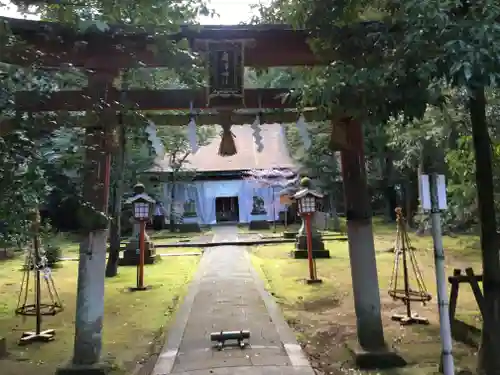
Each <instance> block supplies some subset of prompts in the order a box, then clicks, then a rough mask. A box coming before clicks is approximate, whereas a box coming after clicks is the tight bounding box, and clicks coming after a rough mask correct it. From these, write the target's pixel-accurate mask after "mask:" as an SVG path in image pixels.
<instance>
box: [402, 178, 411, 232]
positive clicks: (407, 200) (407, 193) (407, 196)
mask: <svg viewBox="0 0 500 375" xmlns="http://www.w3.org/2000/svg"><path fill="white" fill-rule="evenodd" d="M403 197H404V199H403V201H404V205H405V210H404V215H405V217H406V222H407V223H408V226H409V227H410V228H411V227H413V189H412V184H411V181H410V178H409V177H408V176H406V177H405V179H404V187H403Z"/></svg>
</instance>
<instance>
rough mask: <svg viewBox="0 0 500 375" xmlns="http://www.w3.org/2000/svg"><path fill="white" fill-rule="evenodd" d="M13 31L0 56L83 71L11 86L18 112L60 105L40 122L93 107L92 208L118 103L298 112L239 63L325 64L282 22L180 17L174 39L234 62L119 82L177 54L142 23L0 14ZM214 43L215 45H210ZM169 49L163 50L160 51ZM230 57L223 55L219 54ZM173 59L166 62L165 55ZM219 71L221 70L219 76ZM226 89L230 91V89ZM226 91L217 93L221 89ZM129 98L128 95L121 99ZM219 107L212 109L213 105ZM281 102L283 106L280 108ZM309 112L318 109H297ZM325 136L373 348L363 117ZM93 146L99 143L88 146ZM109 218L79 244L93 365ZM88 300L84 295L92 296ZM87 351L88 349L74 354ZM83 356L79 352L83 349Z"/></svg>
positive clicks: (225, 116) (88, 195)
mask: <svg viewBox="0 0 500 375" xmlns="http://www.w3.org/2000/svg"><path fill="white" fill-rule="evenodd" d="M0 22H4V23H5V24H7V25H8V27H9V29H10V30H11V31H12V33H13V34H14V35H16V36H17V37H19V38H21V39H23V40H24V41H25V42H26V45H23V46H22V47H20V48H19V47H18V48H16V47H15V46H10V47H5V46H4V47H1V48H2V53H1V59H2V62H5V63H10V64H14V65H22V66H29V65H30V64H31V63H32V62H34V61H36V62H37V64H39V65H40V66H42V67H50V68H60V69H64V68H65V67H67V66H73V67H76V68H81V69H83V70H84V71H86V73H87V77H88V87H87V88H86V89H84V90H82V91H58V92H54V93H52V94H50V95H48V97H37V95H36V93H33V92H18V93H17V94H16V99H15V109H16V111H18V112H28V113H36V112H46V111H63V112H61V113H59V114H57V115H56V116H55V117H53V118H52V119H51V121H47V119H46V118H44V119H39V118H36V117H35V118H34V120H35V123H36V124H38V125H39V126H41V127H43V128H44V129H53V128H56V127H58V126H60V125H59V124H60V122H61V120H62V119H71V120H73V121H74V122H75V126H81V124H80V125H79V124H78V117H77V116H74V117H70V116H69V115H68V111H86V112H90V111H95V113H96V117H95V121H94V123H93V124H92V127H90V125H88V123H86V125H85V126H87V129H86V130H87V132H86V134H87V135H86V146H88V147H87V148H86V170H85V178H84V198H85V199H86V200H87V201H88V202H90V203H91V204H92V205H93V206H94V207H95V208H96V209H97V210H99V211H101V212H103V213H107V207H108V191H109V182H110V181H109V179H110V154H111V151H112V141H111V138H112V136H111V135H112V132H113V129H114V128H115V126H116V124H117V120H116V119H117V116H116V113H117V111H119V110H120V109H123V107H124V106H126V105H127V104H129V105H131V106H132V107H133V108H134V109H135V110H139V111H140V110H169V109H176V110H179V109H182V110H186V111H188V110H190V109H191V108H197V109H203V110H204V112H203V113H202V114H200V115H199V118H198V119H197V123H198V124H217V123H221V121H222V125H224V124H226V125H228V124H229V125H231V124H248V123H250V122H251V121H249V116H250V117H252V116H253V117H254V116H255V115H254V114H253V115H248V114H245V113H241V112H240V113H239V112H238V109H240V108H246V109H249V108H253V109H254V110H255V111H259V110H260V109H266V110H268V111H270V112H271V113H267V112H266V113H265V114H264V116H265V117H264V121H266V117H267V118H269V119H270V120H271V119H272V122H276V120H277V119H279V120H281V121H282V122H292V121H295V120H296V118H297V116H298V113H297V110H296V108H295V107H296V103H295V102H294V101H293V100H290V99H289V100H285V101H284V100H283V99H282V98H281V97H280V96H282V95H283V94H286V93H287V92H288V91H289V90H281V89H244V88H243V66H247V67H255V68H268V67H274V66H303V65H306V66H311V65H318V64H322V62H321V61H320V60H319V59H318V58H317V57H316V56H315V55H314V54H313V53H312V51H311V49H310V47H309V45H308V43H307V38H308V33H307V31H305V30H294V29H292V28H291V27H290V26H286V25H258V26H204V27H201V28H200V27H196V28H192V29H191V28H189V27H183V28H181V31H180V32H179V33H177V34H174V35H171V36H170V37H169V38H170V39H171V40H174V41H175V40H181V39H187V40H188V41H189V43H190V46H191V49H192V50H193V51H196V52H202V53H204V54H205V55H207V56H208V57H209V60H210V57H211V56H215V55H217V53H220V52H222V53H226V54H229V57H228V59H229V61H230V62H231V64H232V66H233V67H234V69H231V68H229V70H228V68H227V66H226V68H225V71H224V72H222V71H221V70H220V69H221V66H220V65H218V64H216V63H214V62H213V61H212V63H211V64H210V67H211V69H210V71H209V76H210V80H209V84H210V86H209V87H208V88H201V89H199V90H144V89H141V90H126V91H121V90H117V89H115V88H114V87H113V86H112V83H113V80H114V79H115V78H116V77H117V76H118V74H119V72H120V70H121V69H127V68H137V67H164V66H167V65H171V62H172V60H177V61H181V60H182V56H172V55H170V56H167V57H164V56H163V55H164V54H163V53H161V52H159V49H160V48H159V46H161V42H162V40H161V38H158V37H155V36H154V34H153V33H149V32H147V31H137V29H134V28H131V27H125V26H118V25H108V29H107V30H106V31H104V32H102V31H98V30H93V31H90V30H88V31H86V32H84V33H78V32H77V31H75V30H74V29H72V28H71V27H68V26H64V25H60V24H54V23H47V22H39V21H27V20H17V19H16V20H15V19H10V18H1V17H0ZM214 47H215V48H214ZM167 55H168V54H167ZM226 60H227V56H226ZM169 62H170V64H169ZM222 73H224V74H226V77H227V75H229V77H230V78H231V79H232V81H231V82H232V83H230V84H227V81H226V83H225V84H224V83H221V81H220V80H219V81H218V80H217V79H218V78H217V77H216V76H219V78H220V76H221V74H222ZM224 74H222V76H224ZM228 89H229V91H230V95H227V90H228ZM224 90H226V91H225V94H224V92H223V93H222V94H223V95H220V93H221V91H224ZM123 98H126V101H125V100H124V99H123ZM214 109H216V111H214ZM284 110H287V111H284ZM302 113H304V114H305V115H306V117H311V118H312V117H314V116H315V112H314V111H311V112H307V113H305V112H303V111H302ZM153 117H154V121H155V122H156V123H166V124H171V125H184V124H187V115H186V114H184V115H180V116H179V115H157V116H153ZM331 123H332V145H333V147H337V149H340V150H341V154H342V155H341V156H342V157H341V161H342V177H343V182H344V192H345V202H346V217H347V227H348V236H349V255H350V261H351V272H352V285H353V290H354V302H355V310H356V316H357V328H358V329H357V332H358V341H359V343H360V345H361V347H362V348H363V349H364V350H372V351H375V350H376V351H378V350H381V349H383V347H384V337H383V329H382V322H381V311H380V295H379V288H378V276H377V269H376V262H375V250H374V244H373V233H372V226H371V210H370V200H369V197H368V191H367V183H366V175H365V166H364V155H363V135H362V127H361V124H360V122H358V121H356V120H355V119H352V118H347V117H343V118H342V120H338V119H337V120H335V119H334V118H333V117H332V119H331ZM15 126H16V122H15V120H4V121H3V122H1V123H0V135H1V134H5V133H6V132H8V131H9V130H11V129H13V128H14V127H15ZM95 146H97V147H95ZM106 228H107V221H106V220H100V219H99V220H98V219H95V220H93V222H92V223H89V225H88V228H86V229H87V230H88V232H89V236H87V239H86V240H84V241H83V242H82V244H81V250H80V263H79V282H78V283H79V285H82V288H81V289H80V290H79V294H78V298H77V309H78V311H80V312H83V313H79V314H77V317H76V335H75V349H74V352H75V355H74V358H73V364H75V365H94V364H96V363H98V362H99V359H100V348H101V331H102V317H103V308H104V304H103V300H104V267H105V256H106V237H107V231H106ZM90 301H91V302H90ZM82 353H84V354H85V355H83V356H82V355H80V354H82ZM82 358H85V361H84V362H81V359H82Z"/></svg>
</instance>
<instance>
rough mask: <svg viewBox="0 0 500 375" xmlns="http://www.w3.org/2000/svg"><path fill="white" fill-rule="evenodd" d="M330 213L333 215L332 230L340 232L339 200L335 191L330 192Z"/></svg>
mask: <svg viewBox="0 0 500 375" xmlns="http://www.w3.org/2000/svg"><path fill="white" fill-rule="evenodd" d="M330 214H331V215H332V224H333V228H332V230H333V231H334V232H340V218H339V213H338V212H337V201H336V199H335V193H333V192H332V193H331V194H330Z"/></svg>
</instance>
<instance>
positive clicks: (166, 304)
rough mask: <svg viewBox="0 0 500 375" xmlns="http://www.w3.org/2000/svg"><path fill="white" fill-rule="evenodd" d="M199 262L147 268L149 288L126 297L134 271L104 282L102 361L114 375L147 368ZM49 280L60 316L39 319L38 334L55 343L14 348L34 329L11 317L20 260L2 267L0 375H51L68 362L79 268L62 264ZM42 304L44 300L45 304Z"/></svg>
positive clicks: (175, 260)
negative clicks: (47, 333) (45, 331)
mask: <svg viewBox="0 0 500 375" xmlns="http://www.w3.org/2000/svg"><path fill="white" fill-rule="evenodd" d="M198 261H199V257H194V256H192V257H171V258H168V259H164V260H163V261H161V262H158V263H157V264H155V265H151V266H146V273H145V282H146V284H148V285H151V286H152V287H153V288H152V289H151V290H148V291H145V292H137V293H130V292H128V290H127V288H128V287H129V286H133V285H134V283H135V276H136V273H135V272H136V268H135V267H120V268H119V276H118V277H116V278H113V279H106V295H105V317H104V332H103V350H102V357H103V360H104V361H105V362H107V363H109V364H110V365H112V367H113V368H114V371H113V374H126V373H127V374H130V373H131V372H132V371H133V370H134V369H135V368H136V366H137V363H142V362H146V361H147V360H148V359H149V358H150V357H151V355H154V354H155V353H157V352H158V351H159V349H160V347H161V344H162V342H163V338H162V336H163V334H164V331H165V326H167V325H168V324H169V322H170V320H171V318H172V316H173V313H174V311H175V309H176V308H177V306H178V304H179V302H180V301H181V300H182V298H183V296H184V294H185V292H186V291H187V284H188V283H189V281H190V280H191V278H192V276H193V274H194V272H195V270H196V268H197V264H198ZM61 264H62V267H59V268H56V269H54V270H53V278H54V282H55V285H56V288H57V291H58V293H59V296H60V297H61V300H62V302H63V304H64V311H63V312H61V313H59V314H58V315H56V316H54V317H51V316H47V317H44V319H43V324H42V328H53V329H55V330H56V339H55V341H53V342H50V343H45V344H31V345H28V346H25V347H20V346H18V345H17V341H18V339H19V338H20V336H21V334H22V333H23V332H24V331H26V330H32V329H34V325H35V321H34V318H31V317H28V318H23V317H19V316H15V315H14V309H15V308H16V305H17V296H18V291H19V286H20V282H21V277H22V272H21V271H20V269H21V265H22V260H21V259H13V260H8V261H3V262H2V263H0V335H4V336H5V337H6V338H7V345H8V350H9V352H10V355H9V356H8V357H7V358H6V359H2V360H0V366H1V367H2V371H1V373H2V375H18V374H19V375H20V374H35V373H36V374H38V375H49V374H50V375H53V374H54V371H55V369H56V367H57V366H59V365H61V364H64V363H66V362H67V361H69V360H70V359H71V356H72V350H73V339H74V319H75V302H76V281H77V280H76V275H77V267H78V263H77V262H62V263H61ZM44 300H45V299H44Z"/></svg>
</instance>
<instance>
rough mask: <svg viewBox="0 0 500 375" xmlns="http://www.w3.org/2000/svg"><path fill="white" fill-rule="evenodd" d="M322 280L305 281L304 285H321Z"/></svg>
mask: <svg viewBox="0 0 500 375" xmlns="http://www.w3.org/2000/svg"><path fill="white" fill-rule="evenodd" d="M322 282H323V280H321V279H307V280H306V283H307V284H321V283H322Z"/></svg>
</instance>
